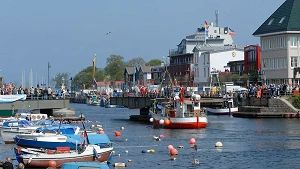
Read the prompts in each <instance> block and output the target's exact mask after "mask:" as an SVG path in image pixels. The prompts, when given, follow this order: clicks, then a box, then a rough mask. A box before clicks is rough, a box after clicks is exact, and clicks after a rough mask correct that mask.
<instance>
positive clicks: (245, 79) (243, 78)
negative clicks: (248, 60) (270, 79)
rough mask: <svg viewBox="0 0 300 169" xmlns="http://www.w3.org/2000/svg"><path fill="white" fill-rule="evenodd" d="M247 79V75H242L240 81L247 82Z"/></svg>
mask: <svg viewBox="0 0 300 169" xmlns="http://www.w3.org/2000/svg"><path fill="white" fill-rule="evenodd" d="M248 79H249V77H248V75H247V74H243V75H242V76H241V81H243V82H245V83H246V82H247V80H248Z"/></svg>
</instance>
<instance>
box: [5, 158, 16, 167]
mask: <svg viewBox="0 0 300 169" xmlns="http://www.w3.org/2000/svg"><path fill="white" fill-rule="evenodd" d="M3 169H14V166H13V164H12V163H11V159H10V158H9V157H6V160H5V163H3Z"/></svg>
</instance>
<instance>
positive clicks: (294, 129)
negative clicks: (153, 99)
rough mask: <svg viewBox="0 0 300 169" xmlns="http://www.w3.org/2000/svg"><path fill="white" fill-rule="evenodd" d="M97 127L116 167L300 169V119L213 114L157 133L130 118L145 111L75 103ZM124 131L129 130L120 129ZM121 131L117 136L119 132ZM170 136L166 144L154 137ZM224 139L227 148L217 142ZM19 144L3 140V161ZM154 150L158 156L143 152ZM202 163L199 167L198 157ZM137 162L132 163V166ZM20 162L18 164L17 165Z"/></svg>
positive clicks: (1, 145) (166, 138) (141, 168)
mask: <svg viewBox="0 0 300 169" xmlns="http://www.w3.org/2000/svg"><path fill="white" fill-rule="evenodd" d="M71 107H72V108H75V109H76V113H77V115H78V116H79V114H80V112H82V113H83V114H84V116H85V117H86V119H88V120H91V121H90V122H89V123H87V124H86V125H87V126H90V125H91V124H101V125H102V126H103V129H104V131H105V133H106V134H108V135H109V137H110V139H111V140H112V142H113V145H114V149H115V156H114V157H113V159H112V163H115V162H125V163H126V164H127V167H126V168H128V169H153V168H162V169H175V168H176V169H177V168H188V169H192V168H202V169H203V168H209V169H211V168H216V169H221V168H224V169H228V168H255V169H258V168H264V169H265V168H280V169H282V168H299V167H300V160H299V158H300V157H299V154H300V130H299V129H300V121H299V119H243V118H232V117H230V116H209V117H208V120H209V123H208V125H207V128H205V129H198V130H169V129H153V128H152V126H151V124H150V123H146V124H145V123H140V122H132V121H129V115H133V114H139V110H129V109H126V108H121V109H115V108H102V107H96V106H87V105H84V104H71ZM121 127H124V130H121V129H120V128H121ZM115 130H117V131H121V133H122V136H121V137H119V138H117V137H116V136H115V135H114V131H115ZM159 135H164V136H165V137H164V138H162V139H161V141H155V140H154V139H153V136H159ZM190 138H195V139H196V144H197V147H198V150H197V151H195V150H194V149H191V148H190V144H189V140H190ZM218 141H221V142H222V143H223V148H222V149H216V148H215V143H216V142H218ZM168 145H173V146H174V147H176V148H177V147H178V146H183V147H184V148H177V150H178V153H179V154H178V156H177V157H176V160H175V161H173V160H170V156H169V154H168V153H169V151H168V149H167V146H168ZM12 148H13V145H4V143H3V141H2V140H1V142H0V150H1V153H0V160H5V157H6V156H11V157H12V158H14V155H13V150H12ZM150 149H154V150H155V152H154V153H142V152H143V151H147V150H150ZM195 158H196V159H199V161H200V165H193V164H192V162H193V160H194V159H195ZM128 160H132V162H128ZM15 164H16V162H15ZM110 167H111V168H113V167H112V166H110Z"/></svg>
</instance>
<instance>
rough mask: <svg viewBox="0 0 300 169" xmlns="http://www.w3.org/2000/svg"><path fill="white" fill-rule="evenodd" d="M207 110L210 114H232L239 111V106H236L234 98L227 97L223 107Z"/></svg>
mask: <svg viewBox="0 0 300 169" xmlns="http://www.w3.org/2000/svg"><path fill="white" fill-rule="evenodd" d="M205 111H206V113H207V114H210V115H231V113H232V112H238V111H239V108H238V107H235V106H234V104H233V100H232V99H225V100H224V101H223V102H222V107H215V108H206V109H205Z"/></svg>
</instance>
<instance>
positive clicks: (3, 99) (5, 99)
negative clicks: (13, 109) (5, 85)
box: [0, 94, 27, 103]
mask: <svg viewBox="0 0 300 169" xmlns="http://www.w3.org/2000/svg"><path fill="white" fill-rule="evenodd" d="M26 97H27V95H26V94H20V95H0V103H11V102H15V101H17V100H21V101H24V100H26Z"/></svg>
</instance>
